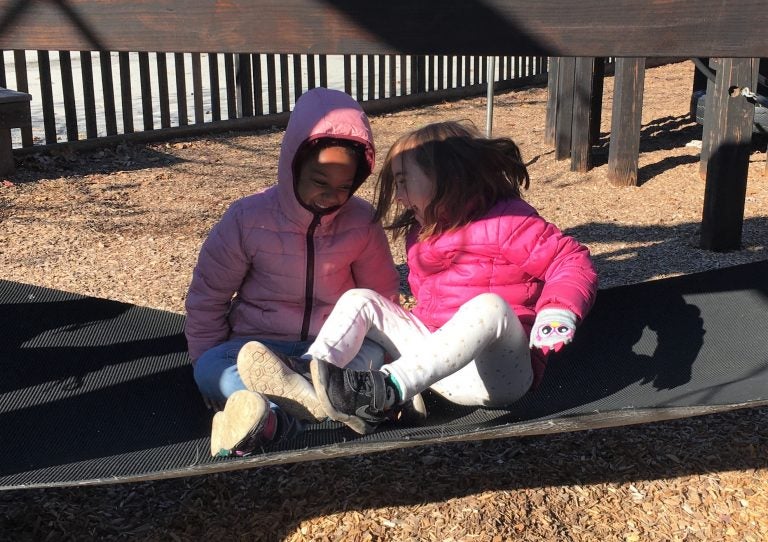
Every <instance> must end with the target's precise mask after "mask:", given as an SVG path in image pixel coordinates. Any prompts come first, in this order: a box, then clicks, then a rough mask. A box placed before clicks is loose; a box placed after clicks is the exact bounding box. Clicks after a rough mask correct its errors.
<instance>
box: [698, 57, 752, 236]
mask: <svg viewBox="0 0 768 542" xmlns="http://www.w3.org/2000/svg"><path fill="white" fill-rule="evenodd" d="M758 62H759V60H758V59H730V58H721V59H719V62H718V70H717V77H716V81H715V85H714V92H713V95H710V96H708V97H707V101H709V100H712V102H713V103H714V105H715V114H714V116H713V118H712V121H713V122H714V129H713V131H712V133H713V134H717V136H716V138H715V140H714V141H712V147H711V154H710V156H709V160H708V162H707V179H706V187H705V190H704V212H703V215H702V222H701V240H700V242H701V248H704V249H707V250H716V251H725V250H737V249H739V248H740V247H741V232H742V224H743V221H744V200H745V197H746V192H747V172H748V169H749V155H750V152H751V148H752V146H751V141H752V123H753V121H754V115H755V107H754V105H752V104H750V103H748V102H747V100H746V99H745V98H744V97H743V96H741V95H732V94H734V93H733V92H732V89H734V88H741V87H749V88H755V84H756V82H757V70H758Z"/></svg>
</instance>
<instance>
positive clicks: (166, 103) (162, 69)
mask: <svg viewBox="0 0 768 542" xmlns="http://www.w3.org/2000/svg"><path fill="white" fill-rule="evenodd" d="M156 60H157V93H158V98H159V100H160V128H168V127H169V126H170V125H171V96H170V92H169V86H168V58H167V57H166V54H165V53H157V56H156Z"/></svg>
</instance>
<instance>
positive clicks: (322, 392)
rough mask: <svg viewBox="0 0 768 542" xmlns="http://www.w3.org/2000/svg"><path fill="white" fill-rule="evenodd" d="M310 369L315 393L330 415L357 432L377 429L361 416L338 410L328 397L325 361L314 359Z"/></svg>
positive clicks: (361, 432) (365, 432) (366, 432)
mask: <svg viewBox="0 0 768 542" xmlns="http://www.w3.org/2000/svg"><path fill="white" fill-rule="evenodd" d="M309 370H310V372H311V373H312V384H314V386H315V393H316V395H317V399H318V401H319V402H320V404H321V405H322V406H323V409H324V410H325V412H326V413H327V414H328V417H329V418H331V419H332V420H335V421H337V422H341V423H343V424H346V425H347V426H348V427H350V428H351V429H352V430H353V431H355V432H356V433H359V434H361V435H365V434H368V433H371V432H372V431H373V430H374V429H376V427H377V426H376V425H373V424H371V423H368V422H366V421H365V420H363V419H362V418H360V417H359V416H353V415H350V414H345V413H343V412H341V411H339V410H336V409H335V408H334V407H333V405H332V404H331V400H330V398H329V397H328V366H327V364H326V363H325V362H323V361H318V360H316V359H313V360H312V361H311V362H310V363H309Z"/></svg>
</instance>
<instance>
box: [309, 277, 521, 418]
mask: <svg viewBox="0 0 768 542" xmlns="http://www.w3.org/2000/svg"><path fill="white" fill-rule="evenodd" d="M366 337H368V338H370V339H372V340H374V341H376V342H377V343H379V344H381V345H382V346H384V348H386V349H387V351H389V352H390V353H391V354H392V356H393V357H394V358H395V361H394V362H392V363H390V364H388V365H386V371H387V372H389V373H390V374H391V375H392V376H393V377H394V380H395V381H396V382H397V383H398V384H399V386H400V391H401V392H402V397H401V399H402V400H403V401H406V400H408V399H410V398H412V397H413V396H415V395H416V394H417V393H420V392H422V391H424V390H425V389H427V388H431V389H432V391H434V392H436V393H438V394H440V395H441V396H443V397H445V398H446V399H448V400H450V401H452V402H454V403H458V404H461V405H472V406H478V405H479V406H497V407H498V406H504V405H508V404H510V403H513V402H514V401H516V400H517V399H519V398H520V397H522V396H523V395H524V394H525V392H527V391H528V388H530V386H531V383H532V381H533V371H532V369H531V357H530V350H529V347H528V337H527V336H526V333H525V330H524V329H523V326H522V324H521V323H520V320H519V319H518V318H517V315H516V314H515V313H514V312H513V311H512V309H511V308H510V307H509V305H507V303H506V302H505V301H504V299H502V298H501V297H500V296H498V295H496V294H490V293H486V294H481V295H478V296H477V297H475V298H473V299H471V300H469V301H468V302H466V303H465V304H464V305H462V306H461V307H460V308H459V310H458V311H456V314H454V315H453V317H452V318H451V319H450V320H449V321H448V322H446V323H445V325H444V326H443V327H441V328H440V329H438V330H437V331H435V332H434V333H430V331H429V330H428V329H427V327H426V326H425V325H424V324H423V323H421V321H419V319H418V318H416V316H414V315H413V314H412V313H411V312H410V311H407V310H405V309H403V308H402V307H401V306H400V305H398V304H396V303H393V302H392V301H390V300H389V299H386V298H384V297H382V296H380V295H379V294H377V293H376V292H374V291H372V290H366V289H354V290H349V291H348V292H346V293H345V294H344V295H343V296H342V297H341V298H340V299H339V301H338V302H337V303H336V306H335V307H334V309H333V311H332V312H331V314H330V316H329V317H328V320H327V321H326V322H325V324H323V327H322V329H321V330H320V333H319V334H318V336H317V339H315V341H314V342H313V343H312V345H311V346H310V347H309V350H308V354H311V355H312V356H313V357H314V358H317V359H322V360H325V361H328V362H330V363H333V364H334V365H337V366H339V367H346V366H347V364H348V363H349V362H350V360H351V359H352V358H353V357H354V354H355V352H357V351H358V349H359V347H360V345H361V344H362V342H363V339H365V338H366Z"/></svg>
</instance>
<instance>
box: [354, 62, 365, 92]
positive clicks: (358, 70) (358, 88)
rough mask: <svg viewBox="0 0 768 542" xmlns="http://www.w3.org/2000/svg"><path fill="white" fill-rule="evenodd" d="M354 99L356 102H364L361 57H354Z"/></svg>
mask: <svg viewBox="0 0 768 542" xmlns="http://www.w3.org/2000/svg"><path fill="white" fill-rule="evenodd" d="M355 99H356V100H357V101H358V102H362V101H364V100H365V96H364V95H363V55H355Z"/></svg>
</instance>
